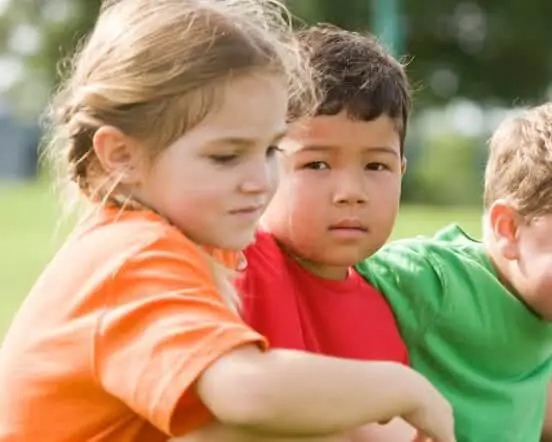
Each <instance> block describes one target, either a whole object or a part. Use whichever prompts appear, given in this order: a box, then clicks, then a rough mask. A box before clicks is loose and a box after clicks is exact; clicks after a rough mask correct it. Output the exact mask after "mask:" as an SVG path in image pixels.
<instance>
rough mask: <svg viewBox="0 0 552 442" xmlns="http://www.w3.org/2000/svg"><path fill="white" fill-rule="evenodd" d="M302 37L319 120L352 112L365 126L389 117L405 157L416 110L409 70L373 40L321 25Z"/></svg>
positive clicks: (369, 37)
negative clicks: (408, 130) (410, 121)
mask: <svg viewBox="0 0 552 442" xmlns="http://www.w3.org/2000/svg"><path fill="white" fill-rule="evenodd" d="M297 36H298V39H299V42H300V44H301V46H302V49H303V50H304V51H305V53H306V57H307V59H308V61H309V62H310V65H311V68H312V70H313V75H314V77H315V82H316V86H317V88H318V91H319V94H320V99H321V101H320V103H319V104H318V107H317V108H316V110H315V115H336V114H338V113H339V112H341V111H346V112H347V114H348V115H349V116H350V117H351V118H353V119H357V120H363V121H371V120H374V119H376V118H378V117H379V116H381V115H387V116H389V117H390V118H392V119H394V120H395V121H396V122H397V129H398V131H399V134H400V137H401V153H402V151H403V144H404V138H405V135H406V128H407V121H408V114H409V111H410V104H411V99H410V91H409V85H408V79H407V77H406V74H405V71H404V68H403V66H402V65H401V64H400V63H399V62H398V61H397V60H395V59H394V58H393V57H392V56H391V54H389V53H388V52H387V51H386V50H385V48H384V47H383V46H382V45H381V44H380V43H379V42H378V41H377V40H376V38H375V37H373V36H372V35H369V34H368V35H363V34H359V33H356V32H350V31H346V30H343V29H340V28H338V27H336V26H333V25H318V26H314V27H311V28H309V29H306V30H303V31H300V32H299V33H298V35H297ZM291 113H293V109H291Z"/></svg>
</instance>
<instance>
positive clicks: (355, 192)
mask: <svg viewBox="0 0 552 442" xmlns="http://www.w3.org/2000/svg"><path fill="white" fill-rule="evenodd" d="M336 178H337V180H336V181H337V183H336V187H335V192H334V196H333V201H334V204H338V205H352V204H366V203H367V202H368V195H367V192H366V187H365V185H364V180H363V179H362V177H360V176H358V174H355V173H351V172H348V173H344V174H340V176H338V177H336Z"/></svg>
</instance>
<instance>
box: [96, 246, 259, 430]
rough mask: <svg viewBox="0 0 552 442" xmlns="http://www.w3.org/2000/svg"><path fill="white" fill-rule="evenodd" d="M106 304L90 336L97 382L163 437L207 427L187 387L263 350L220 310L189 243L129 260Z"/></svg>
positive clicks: (247, 331) (200, 261)
mask: <svg viewBox="0 0 552 442" xmlns="http://www.w3.org/2000/svg"><path fill="white" fill-rule="evenodd" d="M106 296H107V301H106V307H105V311H104V313H103V315H102V319H101V321H100V323H99V325H98V330H97V333H96V344H95V355H94V356H95V370H96V376H97V378H98V381H99V382H100V383H101V385H102V386H103V388H104V389H105V390H106V391H107V392H109V393H110V394H112V395H113V396H115V397H117V398H118V399H120V400H121V401H122V402H123V403H125V404H126V405H127V406H128V407H129V408H131V409H132V410H133V411H134V412H136V413H137V414H139V415H140V416H142V417H143V418H144V419H146V420H148V421H149V422H151V424H153V425H154V426H155V427H157V428H158V429H159V430H161V431H162V432H164V433H166V434H169V435H182V434H185V433H186V432H188V431H191V430H193V429H194V428H197V427H198V426H200V425H202V424H203V423H205V422H206V421H207V420H209V419H210V417H211V416H210V414H209V413H208V412H207V410H206V408H205V407H204V406H203V405H202V404H201V402H200V400H199V398H198V397H197V395H196V394H195V389H194V388H193V386H194V382H195V381H196V380H197V379H198V377H199V376H200V375H201V373H202V372H203V371H204V370H205V369H206V368H207V367H208V366H209V365H210V364H211V363H213V362H214V361H215V360H216V359H218V358H219V357H220V356H222V355H224V354H225V353H227V352H228V351H230V350H232V349H233V348H235V347H237V346H240V345H243V344H246V343H254V344H259V345H260V346H264V345H265V342H264V338H263V337H262V336H260V335H259V334H257V333H256V332H254V331H253V330H252V329H250V328H249V327H248V326H246V325H245V324H244V323H243V322H242V320H241V319H240V318H239V317H238V316H237V315H235V314H234V313H233V312H232V311H231V310H229V309H228V308H227V307H226V305H225V304H224V302H223V300H222V298H221V297H220V296H219V294H218V293H217V291H216V289H215V287H214V284H213V281H212V277H211V273H210V270H209V266H208V265H207V262H206V260H205V258H204V256H203V255H202V254H201V253H200V252H199V250H197V249H196V247H195V246H194V245H192V244H191V243H187V242H184V241H180V240H178V241H171V239H170V238H166V239H161V240H158V241H156V242H155V243H154V244H152V245H150V246H148V247H146V248H144V249H142V250H141V251H139V252H137V253H135V254H134V255H133V256H132V257H131V258H130V259H127V260H126V261H125V262H124V263H123V265H122V266H120V268H119V270H118V271H117V272H116V274H114V275H113V278H112V280H111V282H110V283H109V286H108V290H107V294H106ZM183 407H184V409H183ZM176 411H178V413H177V414H178V422H177V421H176V420H177V418H176V417H175V414H176ZM182 416H184V418H182ZM183 419H184V420H185V422H184V421H183Z"/></svg>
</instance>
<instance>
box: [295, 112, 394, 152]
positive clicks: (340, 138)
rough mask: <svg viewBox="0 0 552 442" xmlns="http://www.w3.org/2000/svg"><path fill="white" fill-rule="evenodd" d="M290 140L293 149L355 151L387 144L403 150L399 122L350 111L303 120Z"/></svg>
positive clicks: (297, 124)
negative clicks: (359, 117)
mask: <svg viewBox="0 0 552 442" xmlns="http://www.w3.org/2000/svg"><path fill="white" fill-rule="evenodd" d="M286 141H289V143H288V146H293V150H301V149H305V148H308V147H318V146H322V147H324V146H332V147H339V148H343V150H347V151H351V150H358V149H370V148H377V147H387V148H392V149H393V150H396V152H397V153H399V152H400V143H401V139H400V134H399V131H398V129H397V122H396V121H395V120H394V119H392V118H390V117H388V116H387V115H382V116H380V117H378V118H376V119H375V120H372V121H363V120H355V119H351V118H349V117H348V116H347V114H346V113H344V112H341V113H339V114H336V115H319V116H316V117H312V118H307V119H303V120H299V121H297V122H296V123H294V124H293V125H292V126H291V127H290V131H289V134H288V136H287V137H286Z"/></svg>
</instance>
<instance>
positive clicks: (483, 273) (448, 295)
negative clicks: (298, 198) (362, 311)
mask: <svg viewBox="0 0 552 442" xmlns="http://www.w3.org/2000/svg"><path fill="white" fill-rule="evenodd" d="M357 270H358V271H359V272H360V274H361V275H363V276H364V277H365V278H366V279H368V280H369V281H370V282H371V283H372V284H373V285H374V286H375V287H377V288H378V289H379V290H381V291H382V292H383V293H384V295H385V296H386V298H387V299H388V300H389V302H390V304H391V305H392V307H393V310H394V312H395V315H396V317H397V320H398V323H399V327H400V330H401V334H402V336H403V338H404V340H405V342H406V344H407V346H408V349H409V352H410V358H411V362H412V366H413V367H414V368H415V369H417V370H418V371H420V372H421V373H423V374H424V375H425V376H426V377H427V378H428V379H429V380H430V381H431V382H432V383H433V384H434V385H435V386H436V387H437V388H438V389H439V390H440V391H441V392H442V393H443V394H444V395H445V396H446V397H447V398H448V399H449V401H450V402H451V403H452V405H453V408H454V413H455V420H456V436H457V440H458V442H538V441H539V439H540V434H541V428H542V422H543V416H544V410H545V404H546V392H547V386H548V382H549V380H550V376H551V373H552V324H551V323H548V322H545V321H543V320H541V319H539V317H537V316H536V315H535V314H534V313H533V312H531V311H530V310H529V309H528V308H527V307H526V306H525V305H524V304H523V303H522V302H521V301H520V300H519V299H518V298H516V297H515V296H514V295H512V294H511V293H510V292H509V291H508V290H507V289H506V288H505V287H504V286H503V285H502V284H501V283H500V282H499V280H498V278H497V275H496V273H495V271H494V269H493V267H492V265H491V262H490V259H489V258H488V256H487V255H486V253H485V251H484V249H483V246H482V244H481V243H479V242H476V241H474V240H472V239H471V238H469V237H467V236H466V234H464V233H463V232H462V230H461V229H460V228H459V227H457V226H451V227H449V228H447V229H444V230H443V231H441V232H439V233H438V234H437V235H436V236H435V237H434V238H422V237H420V238H414V239H409V240H404V241H397V242H394V243H391V244H389V245H387V246H385V247H383V248H382V249H381V250H380V251H379V252H378V253H376V254H375V255H374V256H372V257H371V258H368V259H367V260H365V261H363V262H362V263H360V264H359V265H358V266H357ZM551 295H552V294H551Z"/></svg>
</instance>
